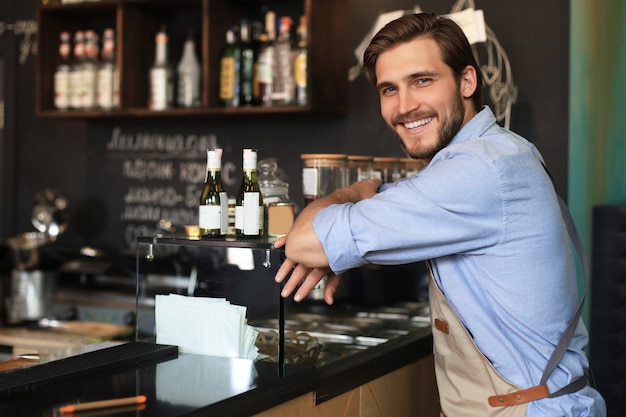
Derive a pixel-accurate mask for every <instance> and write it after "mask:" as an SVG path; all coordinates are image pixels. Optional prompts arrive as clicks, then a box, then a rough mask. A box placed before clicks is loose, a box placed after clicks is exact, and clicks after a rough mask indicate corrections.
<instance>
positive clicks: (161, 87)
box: [150, 68, 173, 110]
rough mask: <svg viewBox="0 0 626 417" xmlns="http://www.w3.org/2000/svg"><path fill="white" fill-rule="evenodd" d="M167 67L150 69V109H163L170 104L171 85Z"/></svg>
mask: <svg viewBox="0 0 626 417" xmlns="http://www.w3.org/2000/svg"><path fill="white" fill-rule="evenodd" d="M170 72H171V71H170V70H169V69H168V68H152V69H151V70H150V109H151V110H163V109H167V108H169V107H170V106H171V103H172V92H173V86H172V83H171V74H170Z"/></svg>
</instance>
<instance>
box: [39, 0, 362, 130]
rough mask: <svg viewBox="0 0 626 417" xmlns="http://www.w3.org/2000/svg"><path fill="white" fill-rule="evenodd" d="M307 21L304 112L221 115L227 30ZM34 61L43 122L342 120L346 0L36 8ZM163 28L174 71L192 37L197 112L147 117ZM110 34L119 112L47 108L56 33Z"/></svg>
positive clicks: (126, 1)
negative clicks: (277, 19) (254, 23)
mask: <svg viewBox="0 0 626 417" xmlns="http://www.w3.org/2000/svg"><path fill="white" fill-rule="evenodd" d="M268 9H271V10H274V11H276V13H277V15H289V16H291V17H292V18H293V19H294V21H297V20H298V19H299V16H300V15H304V16H306V21H307V28H308V63H307V66H308V80H307V82H308V84H307V85H308V97H309V103H308V104H307V105H306V106H295V105H294V106H272V107H237V108H224V107H220V105H219V100H218V91H219V68H220V56H221V51H222V49H223V47H224V45H225V33H226V30H227V28H228V27H230V26H232V25H234V24H237V23H238V22H239V21H240V19H241V18H248V19H250V20H252V19H255V20H261V21H263V15H264V13H265V11H266V10H268ZM37 20H38V25H39V31H38V34H39V54H38V57H37V59H38V62H37V71H36V91H37V96H36V103H35V106H36V109H35V114H36V115H37V116H39V117H47V118H74V119H76V118H82V119H97V118H103V119H106V118H121V117H139V118H142V117H178V116H183V117H189V116H192V117H193V116H211V115H255V114H291V113H317V112H320V113H326V114H345V113H346V112H347V96H348V67H349V62H348V61H349V57H350V52H349V48H348V32H347V29H348V28H347V25H348V1H347V0H268V1H266V2H264V3H263V4H260V3H259V2H258V1H251V0H100V1H98V2H83V3H72V4H64V5H59V4H53V5H45V6H44V5H42V6H40V7H39V9H38V12H37ZM163 24H165V25H166V27H167V31H168V35H169V37H170V45H169V58H170V61H171V62H172V63H177V62H178V60H179V59H180V56H181V54H182V48H183V43H184V40H185V38H186V36H187V33H188V31H189V30H192V31H193V34H194V40H195V44H196V53H197V56H198V59H199V60H200V61H201V66H202V71H201V73H202V75H201V90H202V91H201V98H202V105H201V106H200V107H197V108H191V109H187V108H185V109H183V108H173V109H168V110H164V111H153V110H150V109H148V105H147V103H148V95H149V86H148V72H149V69H150V67H151V66H152V63H153V61H154V36H155V34H156V33H157V31H158V30H159V29H160V27H161V26H162V25H163ZM107 27H112V28H114V29H115V31H116V57H117V64H118V68H119V77H120V108H119V109H117V110H114V111H102V110H87V111H82V110H71V111H59V110H57V109H55V107H54V71H55V69H56V67H57V65H58V63H59V54H58V49H59V35H60V33H61V32H62V31H69V32H70V33H72V34H73V33H74V32H75V31H77V30H87V29H93V30H95V31H96V32H97V33H100V34H101V33H102V32H103V31H104V29H105V28H107Z"/></svg>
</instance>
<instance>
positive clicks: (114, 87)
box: [96, 28, 120, 110]
mask: <svg viewBox="0 0 626 417" xmlns="http://www.w3.org/2000/svg"><path fill="white" fill-rule="evenodd" d="M101 57H102V59H101V61H102V63H101V64H100V68H99V69H98V88H97V95H96V101H97V104H98V107H99V108H101V109H102V110H111V109H114V108H117V107H119V96H120V90H119V76H118V72H117V65H116V60H115V31H114V30H113V29H111V28H107V29H105V30H104V34H103V36H102V53H101Z"/></svg>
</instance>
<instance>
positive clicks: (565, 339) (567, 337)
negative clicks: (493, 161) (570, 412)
mask: <svg viewBox="0 0 626 417" xmlns="http://www.w3.org/2000/svg"><path fill="white" fill-rule="evenodd" d="M543 167H544V168H545V170H546V172H547V173H548V176H549V177H550V179H551V180H552V175H551V174H550V171H548V168H547V167H546V166H545V165H543ZM552 182H553V183H554V180H552ZM557 198H558V200H559V207H560V209H561V216H562V217H563V221H564V222H565V226H566V227H567V233H568V234H569V238H570V239H571V241H572V242H573V243H574V247H575V248H576V252H577V253H578V257H579V258H580V262H581V264H582V267H583V272H584V274H585V292H584V293H583V296H582V298H581V299H580V303H579V304H578V308H577V309H576V312H575V313H574V316H573V317H572V319H571V320H570V322H569V324H568V326H567V328H566V329H565V332H564V333H563V336H562V337H561V340H560V341H559V343H558V344H557V345H556V347H555V348H554V352H552V355H551V356H550V359H549V360H548V364H547V365H546V368H545V370H544V371H543V376H542V377H541V382H539V385H543V384H545V383H546V382H547V381H548V378H549V377H550V375H551V374H552V371H554V369H555V368H556V367H557V365H558V364H559V362H561V359H562V358H563V355H565V352H566V351H567V348H568V347H569V344H570V342H571V340H572V337H574V332H575V331H576V326H578V320H579V319H580V315H581V313H582V311H583V305H584V303H585V297H586V295H587V287H588V286H589V269H588V267H587V258H586V257H585V251H584V250H583V244H582V241H581V240H580V236H579V234H578V231H577V230H576V225H575V224H574V219H572V215H571V213H570V212H569V210H568V209H567V205H566V204H565V202H564V201H563V199H562V198H561V196H559V195H558V194H557ZM570 385H571V384H570ZM557 392H558V391H557Z"/></svg>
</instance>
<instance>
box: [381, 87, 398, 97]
mask: <svg viewBox="0 0 626 417" xmlns="http://www.w3.org/2000/svg"><path fill="white" fill-rule="evenodd" d="M394 91H396V88H395V87H385V88H382V89H381V90H380V94H381V95H388V94H391V93H393V92H394Z"/></svg>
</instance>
